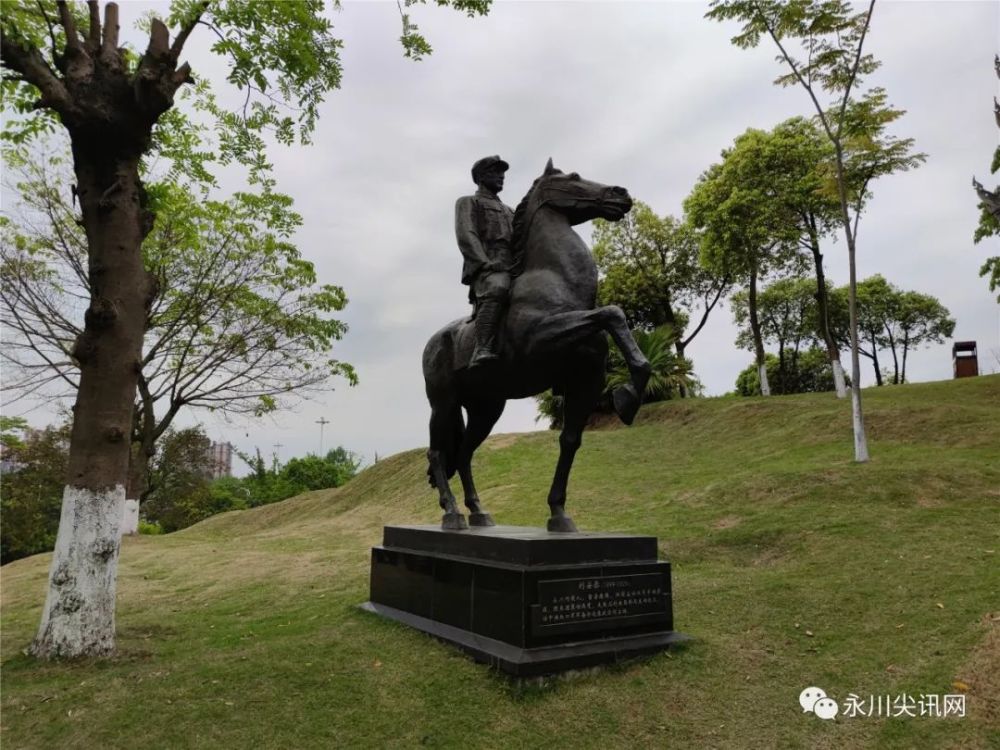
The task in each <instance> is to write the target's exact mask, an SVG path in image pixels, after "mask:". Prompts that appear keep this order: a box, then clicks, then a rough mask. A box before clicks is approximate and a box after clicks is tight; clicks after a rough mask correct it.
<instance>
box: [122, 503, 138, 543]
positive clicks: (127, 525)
mask: <svg viewBox="0 0 1000 750" xmlns="http://www.w3.org/2000/svg"><path fill="white" fill-rule="evenodd" d="M138 533H139V501H138V500H126V501H125V507H124V510H123V511H122V536H125V535H126V534H138Z"/></svg>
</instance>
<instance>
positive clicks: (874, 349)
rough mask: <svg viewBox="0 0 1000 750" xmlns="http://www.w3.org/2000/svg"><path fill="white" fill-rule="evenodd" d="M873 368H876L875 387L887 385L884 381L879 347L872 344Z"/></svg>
mask: <svg viewBox="0 0 1000 750" xmlns="http://www.w3.org/2000/svg"><path fill="white" fill-rule="evenodd" d="M872 367H873V368H875V385H877V386H882V385H885V383H884V382H883V380H882V368H881V365H879V361H878V347H876V346H875V344H872Z"/></svg>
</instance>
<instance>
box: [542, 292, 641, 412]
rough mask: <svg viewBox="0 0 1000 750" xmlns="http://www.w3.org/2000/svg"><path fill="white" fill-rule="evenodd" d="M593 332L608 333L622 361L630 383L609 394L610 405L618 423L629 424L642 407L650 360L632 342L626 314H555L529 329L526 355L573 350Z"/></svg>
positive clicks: (613, 309) (608, 309)
mask: <svg viewBox="0 0 1000 750" xmlns="http://www.w3.org/2000/svg"><path fill="white" fill-rule="evenodd" d="M595 331H605V332H607V333H609V334H610V335H611V339H612V340H613V341H614V342H615V346H617V347H618V350H619V351H620V352H621V353H622V356H623V357H625V363H626V365H628V370H629V375H630V376H631V381H632V382H631V383H627V384H625V385H623V386H620V387H619V388H616V389H615V392H614V393H613V394H612V402H613V403H614V407H615V412H616V413H617V414H618V416H619V417H620V418H621V420H622V421H623V422H624V423H625V424H632V422H633V420H634V419H635V415H636V413H637V412H638V411H639V407H640V406H641V405H642V394H643V393H645V391H646V384H647V383H648V382H649V374H650V366H649V360H647V359H646V357H645V355H644V354H643V353H642V350H640V349H639V346H638V345H637V344H636V343H635V339H634V338H632V332H631V331H630V330H629V328H628V321H627V320H626V318H625V313H623V312H622V310H621V308H620V307H618V306H617V305H606V306H605V307H598V308H596V309H594V310H581V311H579V312H576V311H574V312H565V313H558V314H556V315H551V316H549V317H547V318H544V319H542V320H540V321H538V323H536V324H535V325H534V326H533V327H532V329H531V340H530V342H529V353H531V352H550V351H558V350H559V349H560V348H562V347H570V346H575V345H576V344H577V343H578V342H579V341H581V340H583V339H584V338H586V337H587V336H589V335H591V334H592V333H594V332H595Z"/></svg>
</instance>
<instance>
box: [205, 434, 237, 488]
mask: <svg viewBox="0 0 1000 750" xmlns="http://www.w3.org/2000/svg"><path fill="white" fill-rule="evenodd" d="M208 450H209V469H210V470H211V473H212V479H219V478H220V477H231V476H232V475H233V444H232V443H212V444H211V445H210V446H209V448H208Z"/></svg>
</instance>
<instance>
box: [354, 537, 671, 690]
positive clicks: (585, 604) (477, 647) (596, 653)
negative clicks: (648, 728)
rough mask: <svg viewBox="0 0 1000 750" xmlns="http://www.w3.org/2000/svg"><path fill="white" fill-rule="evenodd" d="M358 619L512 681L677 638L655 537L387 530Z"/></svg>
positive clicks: (664, 644) (619, 656)
mask: <svg viewBox="0 0 1000 750" xmlns="http://www.w3.org/2000/svg"><path fill="white" fill-rule="evenodd" d="M361 606H362V608H364V609H366V610H368V611H369V612H374V613H376V614H379V615H382V616H383V617H388V618H389V619H392V620H396V621H397V622H401V623H404V624H406V625H409V626H411V627H414V628H417V629H418V630H422V631H424V632H425V633H429V634H431V635H433V636H436V637H437V638H440V639H442V640H444V641H447V642H449V643H453V644H454V645H456V646H458V647H459V648H461V649H462V650H464V651H466V652H467V653H469V654H471V655H472V656H473V657H475V658H476V660H478V661H482V662H486V663H489V664H491V665H493V666H496V667H498V668H499V669H501V670H503V671H504V672H507V673H508V674H511V675H516V676H519V677H528V676H533V675H541V674H550V673H554V672H562V671H565V670H568V669H581V668H584V667H590V666H594V665H597V664H603V663H607V662H614V661H618V660H621V659H626V658H630V657H633V656H637V655H640V654H644V653H650V652H654V651H659V650H662V649H665V648H667V647H668V646H669V645H671V644H673V643H677V642H678V641H682V640H686V639H687V636H684V635H682V634H680V633H676V632H674V630H673V607H672V603H671V589H670V563H669V562H666V561H663V560H658V559H657V548H656V537H651V536H631V535H627V534H605V533H588V532H578V533H572V534H555V533H549V532H547V531H545V530H543V529H535V528H529V527H523V526H493V527H489V528H472V529H469V530H467V531H443V530H442V529H441V528H439V527H437V526H386V527H385V530H384V534H383V541H382V546H380V547H374V548H373V549H372V568H371V600H370V601H368V602H366V603H365V604H363V605H361Z"/></svg>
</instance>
